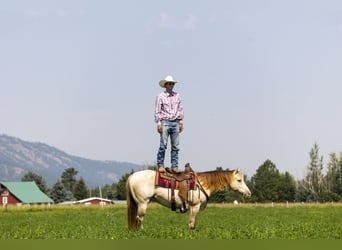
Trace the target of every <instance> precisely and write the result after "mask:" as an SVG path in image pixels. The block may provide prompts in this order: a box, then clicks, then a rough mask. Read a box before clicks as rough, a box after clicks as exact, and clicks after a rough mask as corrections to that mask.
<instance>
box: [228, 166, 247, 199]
mask: <svg viewBox="0 0 342 250" xmlns="http://www.w3.org/2000/svg"><path fill="white" fill-rule="evenodd" d="M230 188H231V189H233V190H236V191H239V192H240V193H242V194H244V195H246V196H248V197H249V196H251V191H249V188H248V187H247V185H246V183H245V181H244V178H243V173H242V172H241V171H240V169H236V170H234V171H233V173H232V176H231V180H230Z"/></svg>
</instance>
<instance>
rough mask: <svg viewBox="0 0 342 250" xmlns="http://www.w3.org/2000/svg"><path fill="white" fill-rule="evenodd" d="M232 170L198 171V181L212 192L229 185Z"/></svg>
mask: <svg viewBox="0 0 342 250" xmlns="http://www.w3.org/2000/svg"><path fill="white" fill-rule="evenodd" d="M231 174H232V171H212V172H201V173H197V177H198V181H199V182H200V183H201V185H202V186H203V188H205V189H206V190H208V191H209V192H210V193H213V192H217V191H221V190H223V189H225V188H227V187H229V184H230V179H231Z"/></svg>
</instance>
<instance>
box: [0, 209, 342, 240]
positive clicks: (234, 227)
mask: <svg viewBox="0 0 342 250" xmlns="http://www.w3.org/2000/svg"><path fill="white" fill-rule="evenodd" d="M187 219H188V214H180V213H176V212H172V211H170V210H169V209H167V208H165V207H161V206H159V205H157V204H151V205H150V206H149V208H148V210H147V215H146V217H145V223H144V227H145V229H144V230H142V231H133V232H131V231H129V230H128V229H127V223H126V206H125V205H113V206H107V207H98V206H92V207H80V206H73V207H58V206H51V207H42V206H41V207H33V206H31V207H26V206H22V207H8V209H7V211H6V210H5V208H1V210H0V239H342V204H323V205H322V204H313V205H302V204H297V205H294V204H291V205H289V206H286V205H284V204H275V205H274V206H272V205H271V204H266V205H255V204H245V205H238V206H233V205H208V207H207V208H206V209H204V210H203V211H201V212H200V214H199V215H198V217H197V227H196V229H195V230H193V231H189V230H188V228H187Z"/></svg>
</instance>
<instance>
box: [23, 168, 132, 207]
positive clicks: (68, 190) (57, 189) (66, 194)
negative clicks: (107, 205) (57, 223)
mask: <svg viewBox="0 0 342 250" xmlns="http://www.w3.org/2000/svg"><path fill="white" fill-rule="evenodd" d="M77 174H78V171H77V170H76V169H75V168H73V167H69V168H66V169H65V170H64V171H63V173H62V174H61V177H60V178H59V179H58V180H57V181H56V183H55V184H54V185H53V186H52V187H48V186H47V184H46V182H45V180H44V178H43V177H42V176H41V175H39V174H37V173H35V172H33V171H29V172H28V173H27V174H25V175H24V176H23V177H22V178H21V181H34V182H35V183H36V184H37V186H38V187H39V189H40V190H41V191H42V192H43V193H45V194H47V195H48V196H49V197H50V198H51V199H52V200H53V201H54V202H55V203H61V202H66V201H75V200H82V199H86V198H89V197H94V196H95V197H102V198H105V199H109V200H124V199H126V198H125V191H124V190H125V182H126V179H127V178H128V176H129V174H126V175H124V176H122V177H121V179H120V180H119V182H118V183H113V184H111V185H109V184H106V185H104V186H103V187H98V188H89V187H87V185H86V183H85V181H84V179H83V177H80V178H79V179H77V178H76V176H77Z"/></svg>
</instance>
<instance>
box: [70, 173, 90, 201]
mask: <svg viewBox="0 0 342 250" xmlns="http://www.w3.org/2000/svg"><path fill="white" fill-rule="evenodd" d="M73 195H74V197H75V199H76V200H82V199H86V198H87V197H88V189H87V186H86V184H85V182H84V180H83V177H81V178H80V179H79V180H78V181H76V183H75V185H74V190H73Z"/></svg>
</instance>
